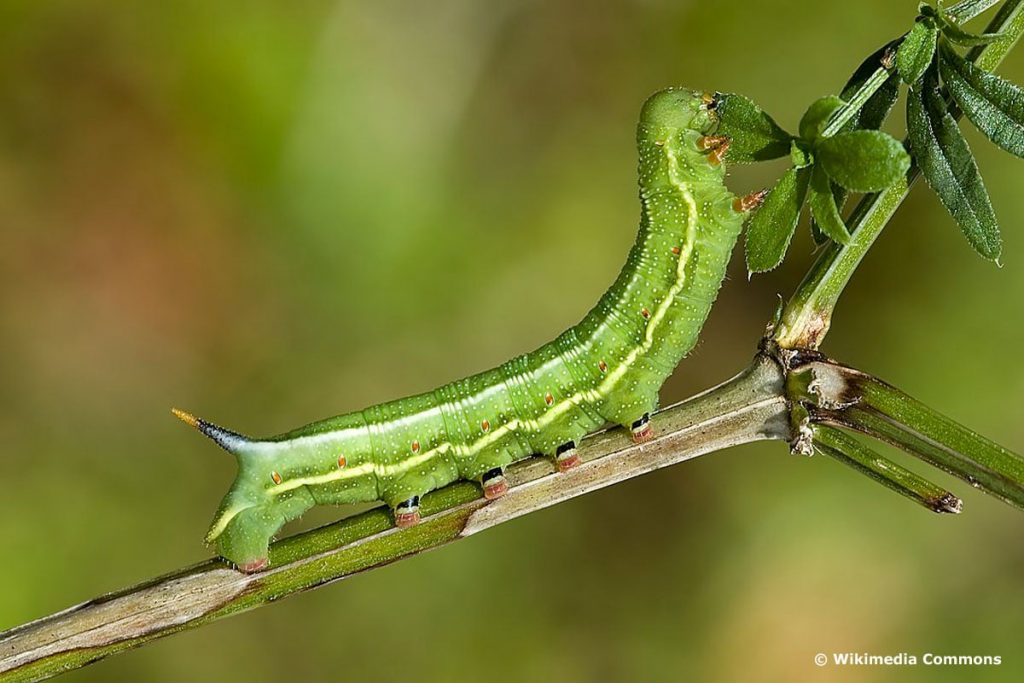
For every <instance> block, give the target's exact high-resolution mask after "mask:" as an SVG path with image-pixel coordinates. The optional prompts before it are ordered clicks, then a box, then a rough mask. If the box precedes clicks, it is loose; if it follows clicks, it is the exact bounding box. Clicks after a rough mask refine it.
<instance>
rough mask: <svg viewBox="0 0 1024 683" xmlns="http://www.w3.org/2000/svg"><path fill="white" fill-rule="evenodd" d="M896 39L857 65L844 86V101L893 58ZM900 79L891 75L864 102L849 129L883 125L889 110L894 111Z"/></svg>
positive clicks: (842, 93) (841, 95) (871, 127)
mask: <svg viewBox="0 0 1024 683" xmlns="http://www.w3.org/2000/svg"><path fill="white" fill-rule="evenodd" d="M895 44H896V43H895V41H893V42H889V43H886V44H885V45H883V46H882V47H880V48H878V49H877V50H875V51H874V52H873V53H871V55H870V56H868V58H867V59H865V60H864V61H863V62H861V65H860V66H858V67H857V70H856V71H854V72H853V75H852V76H850V80H848V81H847V82H846V85H845V86H843V90H842V92H840V93H839V96H840V97H841V98H843V100H844V101H847V102H848V101H849V100H850V98H851V97H853V95H854V93H856V92H857V91H858V90H860V87H861V86H862V85H864V83H866V82H867V80H868V79H869V78H871V75H872V74H874V73H875V71H877V70H878V67H880V66H882V65H883V64H884V63H886V62H887V61H888V60H889V59H891V55H892V52H893V50H894V45H895ZM899 91H900V81H899V78H897V77H896V75H895V73H894V74H893V75H891V76H890V77H889V80H887V81H886V82H885V84H884V85H882V87H881V88H879V89H878V90H877V91H876V92H875V94H874V95H872V96H871V98H870V99H869V100H868V101H867V102H865V103H864V106H863V107H861V110H860V111H859V112H858V113H857V116H856V117H854V119H853V120H852V121H851V122H850V123H849V124H847V128H846V129H847V130H854V129H857V128H870V129H876V128H878V127H879V126H881V125H882V122H883V121H885V119H886V117H887V116H889V112H890V111H892V107H893V105H894V104H895V103H896V98H897V97H898V96H899Z"/></svg>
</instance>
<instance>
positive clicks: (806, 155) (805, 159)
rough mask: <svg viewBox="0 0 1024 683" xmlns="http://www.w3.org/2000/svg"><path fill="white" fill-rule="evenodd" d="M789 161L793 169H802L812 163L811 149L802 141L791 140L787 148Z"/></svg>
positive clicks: (807, 143)
mask: <svg viewBox="0 0 1024 683" xmlns="http://www.w3.org/2000/svg"><path fill="white" fill-rule="evenodd" d="M789 159H790V161H792V162H793V166H794V167H795V168H804V167H806V166H810V165H811V164H813V163H814V156H813V154H812V147H811V144H810V143H809V142H806V141H804V140H800V139H797V140H793V143H792V144H791V145H790V148H789Z"/></svg>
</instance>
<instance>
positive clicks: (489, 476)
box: [480, 467, 508, 500]
mask: <svg viewBox="0 0 1024 683" xmlns="http://www.w3.org/2000/svg"><path fill="white" fill-rule="evenodd" d="M480 485H481V486H482V487H483V488H484V498H486V499H487V500H494V499H495V498H501V497H502V496H504V495H505V494H506V493H508V480H507V479H506V478H505V471H504V469H503V468H501V467H495V468H494V469H493V470H490V471H488V472H484V475H483V476H482V477H480Z"/></svg>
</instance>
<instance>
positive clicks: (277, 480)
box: [270, 471, 281, 484]
mask: <svg viewBox="0 0 1024 683" xmlns="http://www.w3.org/2000/svg"><path fill="white" fill-rule="evenodd" d="M270 479H271V480H272V481H273V482H274V483H275V484H280V483H281V475H280V474H278V473H277V472H276V471H275V472H271V473H270Z"/></svg>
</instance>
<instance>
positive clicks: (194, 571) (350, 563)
mask: <svg viewBox="0 0 1024 683" xmlns="http://www.w3.org/2000/svg"><path fill="white" fill-rule="evenodd" d="M652 424H653V427H654V430H655V438H654V439H653V440H652V441H650V442H648V443H645V444H642V445H637V444H633V443H632V442H631V441H630V440H629V438H628V436H627V435H626V434H625V433H624V432H623V431H622V430H620V429H613V430H608V431H604V432H599V433H597V434H594V435H592V436H590V437H588V438H587V439H585V440H584V441H583V443H582V444H581V446H580V449H579V454H580V457H581V459H582V460H583V464H582V465H580V466H579V467H578V468H576V469H574V470H572V471H571V472H569V473H568V474H557V473H555V471H554V467H553V465H552V464H551V462H550V461H548V460H546V459H541V458H533V459H530V460H526V461H523V462H521V463H518V464H516V465H514V466H512V467H511V468H509V472H508V478H509V482H510V484H511V489H510V490H509V492H508V494H506V495H505V496H504V497H502V498H500V499H498V500H496V501H493V502H490V503H487V502H486V501H485V500H483V498H482V497H481V496H480V489H479V487H478V486H477V485H476V484H471V483H468V482H459V483H456V484H453V485H451V486H448V487H446V488H444V489H442V490H440V491H436V492H434V493H432V494H430V495H428V496H426V497H425V498H424V500H423V504H422V510H423V513H424V519H423V522H422V523H420V524H419V525H418V526H415V527H413V528H410V529H404V530H398V529H395V528H393V526H392V522H391V516H390V515H389V514H388V513H387V512H386V511H385V510H383V509H382V508H377V509H374V510H370V511H368V512H365V513H363V514H360V515H356V516H354V517H350V518H347V519H344V520H341V521H339V522H336V523H334V524H330V525H327V526H324V527H321V528H319V529H314V530H312V531H308V532H306V533H302V534H299V535H296V536H293V537H290V538H286V539H283V540H281V541H279V542H277V543H275V544H274V545H273V546H272V547H271V554H270V559H271V567H270V569H268V570H267V571H264V572H260V573H258V574H243V573H241V572H238V571H236V570H234V569H231V568H229V567H228V566H227V565H226V564H225V563H224V562H222V561H220V560H209V561H207V562H205V563H202V564H199V565H196V566H193V567H189V568H186V569H182V570H180V571H177V572H175V573H173V574H168V575H167V576H164V577H161V578H158V579H154V580H152V581H148V582H146V583H144V584H140V585H138V586H135V587H133V588H129V589H127V590H124V591H121V592H119V593H115V594H112V595H107V596H104V597H101V598H97V599H95V600H90V601H89V602H86V603H83V604H81V605H78V606H77V607H72V608H71V609H68V610H65V611H63V612H58V613H57V614H53V615H51V616H48V617H45V618H43V619H39V620H38V621H34V622H32V623H29V624H26V625H24V626H20V627H18V628H15V629H12V630H10V631H7V632H4V633H0V682H8V681H32V680H40V679H43V678H48V677H50V676H54V675H57V674H59V673H62V672H64V671H69V670H71V669H76V668H79V667H82V666H85V665H86V664H89V663H91V662H94V661H97V660H99V659H102V658H104V657H107V656H108V655H111V654H114V653H117V652H121V651H123V650H127V649H130V648H133V647H137V646H139V645H142V644H143V643H146V642H148V641H150V640H154V639H156V638H160V637H163V636H166V635H170V634H172V633H177V632H179V631H184V630H186V629H192V628H196V627H198V626H201V625H203V624H206V623H209V622H211V621H214V620H216V619H220V618H222V617H226V616H228V615H231V614H235V613H237V612H242V611H244V610H248V609H253V608H256V607H259V606H261V605H265V604H268V603H270V602H273V601H275V600H278V599H280V598H283V597H286V596H288V595H291V594H294V593H297V592H299V591H304V590H308V589H310V588H315V587H317V586H321V585H324V584H326V583H330V582H332V581H338V580H340V579H344V578H347V577H349V576H352V575H353V574H357V573H359V572H362V571H367V570H369V569H373V568H374V567H379V566H382V565H385V564H388V563H390V562H394V561H396V560H400V559H402V558H404V557H408V556H410V555H414V554H416V553H420V552H423V551H425V550H430V549H432V548H437V547H440V546H442V545H445V544H447V543H450V542H452V541H456V540H458V539H460V538H464V537H466V536H469V535H471V534H475V533H477V532H479V531H483V530H484V529H488V528H490V527H492V526H495V525H497V524H501V523H502V522H506V521H509V520H511V519H515V518H516V517H520V516H522V515H525V514H527V513H529V512H533V511H534V510H540V509H542V508H545V507H549V506H551V505H554V504H556V503H559V502H561V501H564V500H568V499H570V498H575V497H576V496H581V495H583V494H585V493H588V492H590V491H596V490H597V489H601V488H604V487H605V486H610V485H612V484H615V483H617V482H620V481H623V480H625V479H630V478H632V477H636V476H639V475H641V474H645V473H647V472H651V471H653V470H656V469H659V468H661V467H666V466H668V465H673V464H676V463H679V462H682V461H684V460H688V459H690V458H694V457H697V456H698V455H702V454H704V453H709V452H711V451H717V450H721V449H723V448H728V447H730V446H735V445H739V444H744V443H750V442H753V441H759V440H763V439H787V440H788V439H789V417H788V404H787V401H786V398H785V396H784V382H783V373H782V370H781V369H780V367H779V366H778V364H777V363H776V362H775V361H774V360H772V359H770V358H768V357H767V356H764V355H760V356H758V357H757V358H756V359H755V361H754V363H753V364H752V365H751V366H750V367H749V368H748V369H747V370H745V371H744V372H742V373H740V374H739V375H737V376H736V377H734V378H733V379H731V380H729V381H728V382H725V383H724V384H722V385H720V386H718V387H716V388H714V389H711V390H709V391H707V392H705V393H703V394H701V395H699V396H695V397H693V398H691V399H689V400H687V401H684V402H683V403H680V404H678V405H675V406H672V407H670V408H667V409H665V410H663V411H662V412H660V413H658V414H657V416H656V417H655V419H654V420H652Z"/></svg>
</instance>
